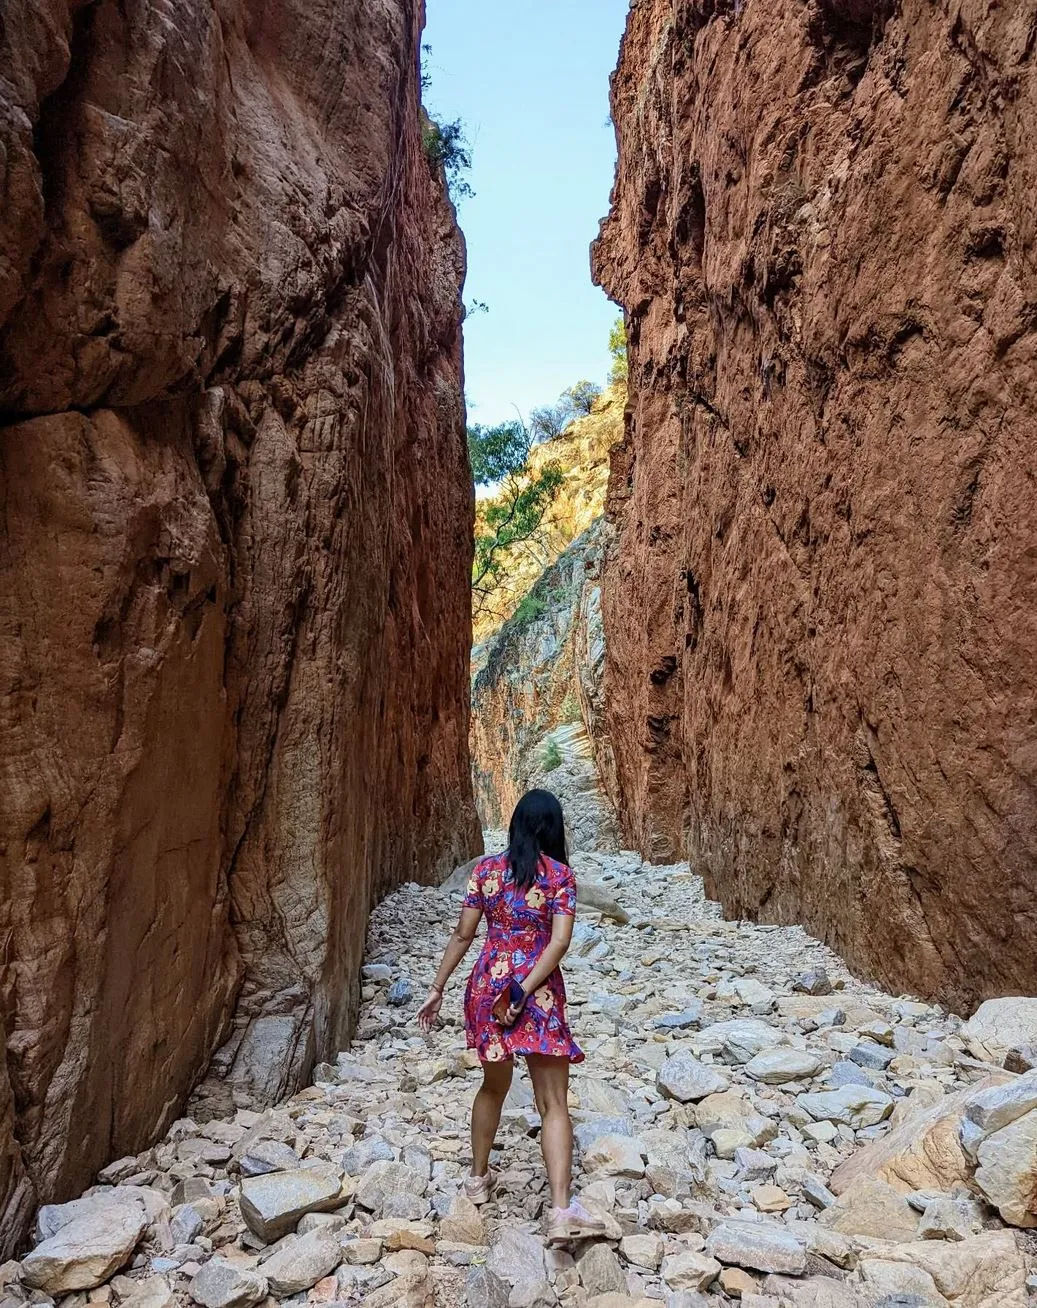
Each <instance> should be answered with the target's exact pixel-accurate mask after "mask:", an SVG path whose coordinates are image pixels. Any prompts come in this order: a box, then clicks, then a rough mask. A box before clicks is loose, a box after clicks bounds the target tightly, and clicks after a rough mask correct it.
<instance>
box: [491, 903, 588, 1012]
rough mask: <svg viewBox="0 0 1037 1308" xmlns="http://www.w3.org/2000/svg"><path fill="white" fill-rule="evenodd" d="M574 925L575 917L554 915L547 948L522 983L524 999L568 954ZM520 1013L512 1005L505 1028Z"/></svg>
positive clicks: (519, 1010)
mask: <svg viewBox="0 0 1037 1308" xmlns="http://www.w3.org/2000/svg"><path fill="white" fill-rule="evenodd" d="M575 923H576V919H575V917H573V916H572V914H571V913H555V914H554V915H553V916H552V918H551V939H550V940H549V941H548V943H547V947H546V949H545V950H544V952H543V953H542V954H541V955H540V958H539V959H538V960H537V964H536V966H535V967H534V968H533V970H532V972H530V974H529V976H527V977H526V979H525V981H523V982H522V989H523V991H524V992H525V995H526V998H527V999H528V998H529V996H530V995H531V994H532V993H533V991H534V990H537V989H539V988H540V986H542V985H543V984H544V982H545V981H546V980H547V978H548V977H549V976H550V975H551V973H552V972H553V971H554V970H555V968H556V967H557V966H558V964H559V963H560V962H561V961H562V959H563V958H564V957H565V955H566V953H567V952H568V949H569V945H570V943H571V941H572V938H573V926H574V925H575ZM521 1012H522V1008H521V1006H520V1005H516V1004H512V1006H511V1007H510V1008H509V1009H508V1012H507V1020H506V1022H505V1025H506V1026H511V1025H512V1024H513V1023H514V1022H516V1021H517V1020H518V1015H519V1014H520V1013H521Z"/></svg>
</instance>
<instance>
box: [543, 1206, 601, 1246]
mask: <svg viewBox="0 0 1037 1308" xmlns="http://www.w3.org/2000/svg"><path fill="white" fill-rule="evenodd" d="M546 1225H547V1243H548V1244H549V1245H550V1246H552V1247H554V1246H555V1245H560V1244H569V1243H570V1242H571V1241H573V1240H598V1239H600V1238H601V1237H602V1236H603V1235H604V1234H605V1223H604V1222H603V1221H602V1219H601V1218H600V1217H594V1216H593V1215H592V1214H591V1213H589V1212H588V1211H587V1210H586V1208H584V1206H583V1204H581V1203H580V1201H579V1200H578V1199H574V1200H573V1201H572V1203H571V1204H570V1205H569V1207H568V1208H552V1209H550V1210H549V1211H548V1214H547V1224H546Z"/></svg>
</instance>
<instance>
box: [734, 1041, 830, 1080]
mask: <svg viewBox="0 0 1037 1308" xmlns="http://www.w3.org/2000/svg"><path fill="white" fill-rule="evenodd" d="M820 1069H821V1060H820V1059H819V1058H817V1057H815V1055H814V1054H808V1053H805V1052H803V1051H801V1050H799V1049H767V1050H764V1052H763V1053H762V1054H757V1055H756V1056H755V1057H754V1058H750V1060H749V1061H748V1063H746V1065H745V1072H746V1075H747V1076H751V1077H752V1078H753V1080H754V1081H762V1082H764V1084H765V1085H784V1083H785V1082H786V1081H806V1080H807V1079H808V1078H809V1077H812V1076H815V1075H816V1074H817V1073H818V1072H819V1071H820Z"/></svg>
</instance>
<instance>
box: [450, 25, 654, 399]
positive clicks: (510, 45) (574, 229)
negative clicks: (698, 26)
mask: <svg viewBox="0 0 1037 1308" xmlns="http://www.w3.org/2000/svg"><path fill="white" fill-rule="evenodd" d="M628 7H629V0H523V2H522V3H520V4H517V5H515V4H504V3H501V0H427V8H428V24H427V27H426V29H425V37H424V40H425V42H426V44H428V45H429V46H430V47H431V54H429V55H427V56H426V59H425V69H426V72H427V74H428V75H429V77H430V78H431V84H430V86H429V89H428V90H427V91H426V92H425V103H426V106H427V107H428V109H429V111H430V113H432V114H433V116H434V117H436V118H437V119H439V120H440V121H447V122H452V121H453V120H454V119H457V118H460V119H461V120H462V121H463V122H464V124H465V127H466V130H467V134H468V139H469V141H470V143H471V147H472V171H471V173H470V175H469V177H468V181H469V183H470V185H471V186H472V189H473V190H474V191H475V195H474V197H471V198H468V199H462V200H461V201H460V204H459V218H460V222H461V226H462V228H463V229H464V233H465V237H466V238H467V241H468V282H467V286H466V290H465V303H466V304H467V305H469V306H471V305H472V304H473V302H475V301H483V302H484V303H485V304H487V305H488V306H489V309H488V312H486V313H481V312H479V313H473V314H471V315H470V316H469V318H468V321H467V322H466V324H465V369H466V384H465V390H466V393H467V396H468V409H469V411H468V417H469V421H470V422H481V423H493V422H500V421H504V420H505V419H508V418H514V416H515V410H516V408H517V409H518V410H519V412H520V413H521V414H522V416H523V417H524V418H528V416H529V412H530V410H531V409H533V408H536V407H537V406H539V405H542V404H550V403H551V402H553V401H554V400H555V399H557V397H558V395H559V394H560V392H561V391H563V390H564V389H565V388H566V387H567V386H571V385H572V384H573V383H574V382H576V381H579V380H581V379H582V378H585V377H586V378H589V379H590V380H591V381H595V382H598V383H600V384H604V382H605V380H606V378H607V375H608V370H609V363H610V360H609V354H608V334H609V328H610V326H611V325H612V323H613V322H614V321H615V319H616V318H617V317H618V316H619V310H618V309H617V308H616V307H615V305H613V304H610V303H609V301H608V300H607V299H606V298H605V295H604V294H603V293H602V292H601V291H600V290H598V288H597V287H595V286H594V285H593V284H592V283H591V278H590V262H589V253H588V249H589V246H590V243H591V241H592V240H593V239H594V237H595V236H596V235H597V231H598V223H599V222H600V220H601V219H602V218H603V217H604V216H605V214H606V212H607V211H608V200H609V191H610V190H611V187H612V178H613V173H614V169H615V158H616V146H615V135H614V133H613V129H612V124H611V123H610V121H609V103H608V80H609V74H610V73H611V72H612V69H613V68H614V67H615V65H616V59H617V56H618V53H619V40H620V37H621V35H622V32H623V26H624V23H625V22H626V16H627V9H628Z"/></svg>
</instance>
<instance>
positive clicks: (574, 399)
mask: <svg viewBox="0 0 1037 1308" xmlns="http://www.w3.org/2000/svg"><path fill="white" fill-rule="evenodd" d="M600 398H601V387H600V386H598V385H596V384H595V383H594V382H591V381H587V380H584V381H578V382H577V383H576V385H575V386H570V387H569V389H568V390H567V391H562V399H563V400H568V402H569V403H570V404H571V405H572V408H573V413H574V414H580V413H582V414H588V413H591V412H592V411H593V409H594V404H595V402H596V401H597V400H598V399H600Z"/></svg>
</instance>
